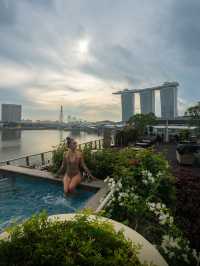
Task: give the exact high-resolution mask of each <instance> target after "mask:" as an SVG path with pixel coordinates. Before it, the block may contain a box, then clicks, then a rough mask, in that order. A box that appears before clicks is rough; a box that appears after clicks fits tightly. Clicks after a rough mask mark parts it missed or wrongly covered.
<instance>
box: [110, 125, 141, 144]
mask: <svg viewBox="0 0 200 266" xmlns="http://www.w3.org/2000/svg"><path fill="white" fill-rule="evenodd" d="M138 137H139V132H138V130H137V129H136V128H133V127H132V126H128V127H125V128H124V129H123V130H120V131H119V132H117V134H116V136H115V143H116V145H117V146H127V145H128V144H129V143H134V142H136V140H137V139H138Z"/></svg>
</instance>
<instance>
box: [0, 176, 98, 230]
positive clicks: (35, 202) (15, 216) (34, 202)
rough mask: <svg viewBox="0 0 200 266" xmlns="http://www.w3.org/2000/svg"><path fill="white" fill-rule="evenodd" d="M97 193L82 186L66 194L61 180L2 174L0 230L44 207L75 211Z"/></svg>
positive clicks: (0, 185) (67, 211)
mask: <svg viewBox="0 0 200 266" xmlns="http://www.w3.org/2000/svg"><path fill="white" fill-rule="evenodd" d="M94 194H95V191H87V190H84V189H81V188H78V189H77V190H76V192H75V193H74V194H72V195H70V196H68V197H65V196H64V194H63V187H62V184H61V183H59V182H58V183H57V182H53V181H48V180H43V179H38V178H33V177H26V176H8V177H4V178H2V177H1V178H0V231H2V230H3V229H4V228H6V227H8V226H10V225H12V224H13V223H16V222H20V221H22V220H24V219H26V218H28V217H30V216H31V215H32V214H34V213H38V212H40V211H42V210H45V211H46V212H47V213H48V214H49V215H51V214H59V213H71V212H75V211H77V210H78V209H81V208H83V207H84V205H85V203H86V201H87V200H88V199H89V198H90V197H91V196H92V195H94Z"/></svg>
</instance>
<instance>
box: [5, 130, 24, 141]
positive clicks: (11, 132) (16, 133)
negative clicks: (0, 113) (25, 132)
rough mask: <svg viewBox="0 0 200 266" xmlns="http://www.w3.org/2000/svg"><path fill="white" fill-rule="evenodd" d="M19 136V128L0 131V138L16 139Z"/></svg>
mask: <svg viewBox="0 0 200 266" xmlns="http://www.w3.org/2000/svg"><path fill="white" fill-rule="evenodd" d="M20 138H21V130H10V129H4V130H2V132H1V140H2V141H7V140H18V139H20Z"/></svg>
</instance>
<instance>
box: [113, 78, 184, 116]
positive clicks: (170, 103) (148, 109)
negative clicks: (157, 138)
mask: <svg viewBox="0 0 200 266" xmlns="http://www.w3.org/2000/svg"><path fill="white" fill-rule="evenodd" d="M178 86H179V83H178V82H164V83H163V84H162V85H159V86H156V87H151V88H145V89H142V90H139V89H138V90H129V89H125V90H123V91H118V92H115V93H113V94H115V95H121V104H122V121H128V120H129V118H130V117H131V116H132V115H133V114H135V94H136V93H139V94H140V107H141V113H142V114H148V113H154V114H155V91H160V101H161V117H162V118H163V119H175V118H176V117H177V116H178V110H177V101H178V96H177V95H178Z"/></svg>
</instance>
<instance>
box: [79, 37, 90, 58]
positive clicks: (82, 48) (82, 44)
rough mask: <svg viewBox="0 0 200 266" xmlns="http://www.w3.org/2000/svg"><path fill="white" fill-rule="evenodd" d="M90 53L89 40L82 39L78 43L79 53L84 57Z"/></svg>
mask: <svg viewBox="0 0 200 266" xmlns="http://www.w3.org/2000/svg"><path fill="white" fill-rule="evenodd" d="M88 51H89V40H88V39H82V40H79V42H78V52H79V53H80V54H82V55H86V54H87V53H88Z"/></svg>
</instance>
